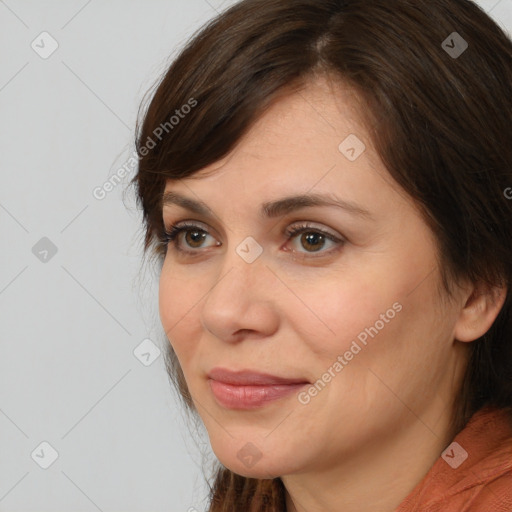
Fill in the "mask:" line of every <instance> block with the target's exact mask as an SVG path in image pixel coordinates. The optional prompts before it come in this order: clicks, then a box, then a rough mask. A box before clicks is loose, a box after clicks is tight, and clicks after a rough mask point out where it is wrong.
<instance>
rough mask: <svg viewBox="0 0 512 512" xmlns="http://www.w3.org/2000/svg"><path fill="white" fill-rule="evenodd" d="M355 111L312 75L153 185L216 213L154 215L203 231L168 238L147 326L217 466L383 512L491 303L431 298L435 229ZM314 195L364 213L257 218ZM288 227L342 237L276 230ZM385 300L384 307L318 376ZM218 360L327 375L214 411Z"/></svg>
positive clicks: (428, 439)
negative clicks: (182, 172)
mask: <svg viewBox="0 0 512 512" xmlns="http://www.w3.org/2000/svg"><path fill="white" fill-rule="evenodd" d="M357 105H358V102H357V96H356V95H355V93H354V92H353V91H351V90H350V89H349V88H346V87H343V86H342V85H341V84H333V83H331V82H329V81H328V80H326V79H324V78H317V79H315V80H314V81H313V80H312V81H311V82H310V83H309V84H308V85H307V87H306V88H304V89H303V90H301V91H300V92H295V93H292V94H290V95H289V96H286V97H284V98H281V99H280V100H279V101H278V102H276V103H275V104H274V105H273V106H272V107H271V108H270V109H269V110H268V111H267V112H266V113H265V114H264V115H263V116H262V117H261V118H260V119H259V120H258V122H257V123H256V124H255V125H253V127H252V129H251V130H250V131H249V132H248V134H247V135H246V136H245V137H244V138H243V139H242V141H241V142H240V143H239V144H238V145H237V147H236V148H235V150H234V151H232V152H231V153H230V154H229V155H228V157H226V158H224V159H223V160H221V161H219V162H217V163H215V164H214V165H211V166H209V167H207V168H205V169H203V170H201V171H200V172H199V173H196V174H195V175H194V176H192V177H190V178H187V179H184V180H178V181H168V183H167V186H166V191H174V192H179V193H181V194H183V195H186V196H187V197H189V198H192V199H195V200H198V199H199V200H201V201H203V202H205V203H206V204H207V205H208V206H209V207H210V208H211V210H212V211H213V212H214V216H212V217H203V216H202V215H198V214H196V213H192V212H190V211H188V210H186V209H183V208H182V207H180V206H177V205H174V204H169V205H166V206H164V208H163V218H164V222H165V224H166V227H167V228H169V227H170V226H171V225H172V224H174V223H177V222H181V221H190V222H192V221H194V222H193V223H199V227H200V228H202V229H205V228H206V230H207V231H208V232H209V235H207V236H206V238H205V239H204V240H203V241H199V242H198V241H197V239H195V240H194V239H193V238H190V236H188V237H186V236H185V233H183V234H182V235H181V236H180V237H179V238H178V241H177V243H178V245H180V246H181V247H182V248H183V249H184V250H189V251H191V252H193V251H195V253H194V255H186V254H185V255H183V254H181V253H179V252H178V251H177V250H176V248H175V246H174V245H173V244H172V243H171V244H170V245H169V248H168V252H167V255H166V257H165V261H164V265H163V269H162V273H161V279H160V295H159V302H160V317H161V321H162V325H163V326H164V329H165V331H166V333H167V335H168V337H169V340H170V342H171V344H172V347H173V349H174V350H175V352H176V354H177V356H178V359H179V362H180V365H181V367H182V369H183V372H184V375H185V378H186V381H187V385H188V387H189V390H190V392H191V395H192V398H193V401H194V404H195V406H196V408H197V410H198V412H199V414H200V416H201V418H202V420H203V421H204V424H205V426H206V429H207V431H208V435H209V438H210V442H211V445H212V449H213V451H214V453H215V454H216V456H217V457H218V459H219V460H220V461H221V462H222V464H224V465H225V466H226V467H228V468H229V469H231V470H232V471H234V472H235V473H238V474H241V475H244V476H248V477H252V478H272V477H276V476H280V477H281V478H282V480H283V482H284V484H285V487H286V490H287V510H288V511H307V512H334V511H339V510H343V511H345V512H352V511H357V512H365V511H372V512H374V511H376V510H378V511H380V512H386V511H389V512H391V511H393V510H394V509H395V508H396V507H397V506H398V505H399V504H400V503H401V501H402V500H403V499H404V498H405V497H406V496H407V495H408V494H409V493H410V492H411V491H412V489H413V488H414V487H415V485H416V484H417V483H418V482H419V481H420V480H421V478H422V477H423V476H424V475H425V474H426V472H427V471H428V469H429V468H430V466H431V465H432V464H433V463H434V461H435V460H436V459H437V458H438V457H439V455H440V454H441V452H442V451H443V450H444V448H445V447H446V446H447V445H448V444H449V443H450V441H451V439H452V436H453V432H451V431H450V429H451V427H450V419H451V412H452V407H453V405H452V401H453V399H454V397H455V395H456V393H457V391H458V388H459V385H460V382H461V379H462V377H463V373H464V370H465V367H466V362H467V348H468V346H469V344H468V342H470V341H472V340H474V339H476V338H478V337H479V336H481V335H482V334H483V333H485V332H486V331H487V330H488V329H489V327H490V326H491V324H492V322H493V321H494V319H495V318H496V316H497V314H498V312H499V309H500V308H501V306H502V304H503V301H504V298H505V290H498V291H497V292H496V291H494V292H493V293H494V299H493V296H492V294H491V292H490V291H489V292H487V291H485V290H483V291H482V290H480V291H479V289H477V288H476V287H475V286H474V285H472V284H471V283H461V286H460V287H458V288H457V290H456V294H455V297H454V298H453V300H449V299H448V297H447V296H443V294H442V293H441V292H440V274H439V265H438V258H437V252H436V245H435V239H434V237H433V234H432V232H431V231H430V230H429V228H428V226H427V224H426V223H425V221H424V220H423V218H422V217H421V215H420V214H419V212H418V210H417V208H416V207H415V205H414V203H413V202H412V200H411V199H410V198H408V196H406V194H405V193H404V191H403V190H401V189H400V188H399V187H398V185H396V183H395V182H393V181H392V179H391V176H390V175H389V173H388V171H387V170H386V169H385V167H384V165H383V164H382V162H381V161H380V159H379V157H378V155H377V153H376V152H375V150H374V148H373V146H372V143H371V140H370V138H369V135H368V131H367V130H366V129H365V127H364V126H363V123H362V122H361V120H360V117H359V115H358V110H357ZM349 134H356V135H357V137H358V138H359V139H360V140H361V141H363V142H364V144H365V145H366V150H365V151H364V152H363V154H362V155H361V156H360V157H359V158H357V160H355V161H353V162H351V161H350V160H349V159H347V158H346V157H345V156H344V154H342V153H341V152H340V150H339V149H338V146H339V144H340V143H341V142H342V141H343V140H344V139H345V138H346V137H347V136H348V135H349ZM313 192H314V193H326V194H335V195H336V196H337V197H339V198H342V199H344V200H349V201H352V202H354V203H357V205H359V206H360V207H362V208H365V209H367V210H368V211H369V212H370V214H371V215H372V219H367V218H363V217H360V216H357V215H354V214H351V213H348V212H345V211H343V210H341V209H337V208H333V207H325V206H320V207H312V208H304V209H302V210H298V211H294V212H291V213H288V214H285V215H283V216H281V217H278V218H273V219H262V218H260V217H259V215H258V212H259V209H260V206H261V204H262V203H264V202H267V201H273V200H276V199H280V198H282V197H285V196H289V195H294V194H302V193H313ZM226 199H228V200H226ZM302 221H307V222H308V223H311V224H313V225H314V226H313V229H310V232H311V231H313V233H316V232H317V230H318V228H320V229H323V230H326V231H328V232H329V233H332V234H334V235H335V236H337V237H338V238H340V239H342V240H344V241H345V242H344V244H343V245H340V244H336V243H334V242H330V241H329V240H327V239H326V240H325V241H322V239H321V238H320V239H319V241H318V239H316V240H315V239H313V242H310V243H309V244H308V239H304V236H302V238H301V235H300V234H299V235H296V236H295V237H294V238H287V236H286V235H285V234H284V230H285V229H286V228H287V227H289V226H293V225H301V224H303V222H302ZM248 236H251V237H253V238H254V239H255V240H256V241H257V242H258V243H259V244H260V246H261V247H262V248H263V253H262V254H261V256H260V257H259V258H257V259H256V261H254V262H253V263H247V262H246V261H244V259H242V258H241V257H240V256H239V254H238V253H237V252H236V248H237V246H238V245H239V244H240V243H241V242H242V241H244V240H245V239H246V237H248ZM194 242H195V243H194ZM187 244H188V245H187ZM219 244H220V245H219ZM315 248H318V249H319V250H318V251H315V250H314V249H315ZM336 248H339V250H337V249H336ZM396 303H399V305H400V306H401V310H400V311H399V312H396V315H394V318H392V319H389V318H388V321H387V322H385V325H384V327H383V328H381V329H380V330H379V331H378V334H377V335H375V336H374V337H373V338H372V337H370V336H369V337H368V341H367V345H366V346H364V345H362V344H361V343H359V345H361V350H360V352H358V353H357V355H355V356H354V357H353V358H352V359H351V360H350V361H346V359H345V362H347V364H346V365H344V366H343V369H342V370H341V371H338V372H335V371H334V372H333V371H332V367H333V364H334V363H335V362H336V361H337V358H338V356H339V355H343V354H345V352H346V351H347V350H349V349H350V346H351V343H352V342H353V341H354V340H357V336H358V334H360V333H361V332H363V331H364V330H365V328H369V327H370V326H375V324H376V321H377V320H379V319H381V318H382V317H381V314H385V313H386V311H388V310H389V309H390V308H392V306H393V304H396ZM215 366H222V367H226V368H230V369H234V370H240V369H251V370H258V371H261V372H267V373H271V374H274V375H279V376H285V377H290V378H291V377H303V378H305V379H307V380H308V381H309V382H311V383H314V382H316V381H317V380H318V379H319V378H320V377H321V376H322V375H323V374H325V372H326V371H327V370H328V369H329V368H331V373H333V374H334V377H332V379H331V381H330V382H329V383H328V384H327V385H326V386H325V387H324V388H323V389H322V390H321V391H320V392H318V393H317V395H316V396H314V397H311V400H310V401H309V402H308V403H307V404H304V403H301V402H300V401H299V400H298V398H297V396H296V394H292V395H290V396H288V397H285V398H281V399H279V400H277V401H274V402H271V403H269V404H267V405H265V406H264V407H261V408H258V409H253V410H249V411H247V410H228V409H225V408H223V407H221V406H220V405H219V404H218V403H217V402H216V401H215V398H214V396H213V394H212V392H211V390H210V387H209V383H208V379H207V373H208V371H209V370H211V369H212V368H213V367H215ZM248 442H251V443H252V444H253V445H254V447H255V449H256V451H257V452H258V453H259V454H261V458H260V460H259V461H258V462H257V463H256V464H254V465H253V466H252V467H248V466H247V465H246V464H244V463H243V462H242V460H240V459H239V458H238V457H237V453H238V451H239V450H240V449H241V448H242V447H244V446H245V445H246V444H247V443H248Z"/></svg>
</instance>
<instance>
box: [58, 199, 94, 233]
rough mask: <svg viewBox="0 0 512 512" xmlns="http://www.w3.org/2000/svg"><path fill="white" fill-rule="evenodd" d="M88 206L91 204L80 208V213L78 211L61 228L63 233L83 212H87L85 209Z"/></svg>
mask: <svg viewBox="0 0 512 512" xmlns="http://www.w3.org/2000/svg"><path fill="white" fill-rule="evenodd" d="M87 208H89V205H86V206H85V207H84V208H82V209H81V210H80V212H79V213H77V214H76V215H75V216H74V217H73V218H72V219H71V220H70V221H69V222H68V223H67V224H66V225H65V226H64V227H63V228H62V230H61V232H60V233H61V234H62V233H64V231H66V229H68V228H69V226H71V224H73V222H75V220H76V219H78V217H80V215H82V213H84V212H85V210H87Z"/></svg>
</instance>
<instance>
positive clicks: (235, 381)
mask: <svg viewBox="0 0 512 512" xmlns="http://www.w3.org/2000/svg"><path fill="white" fill-rule="evenodd" d="M208 377H209V378H210V379H212V380H216V381H219V382H223V383H225V384H231V385H233V386H278V385H291V384H309V381H308V380H307V379H304V378H301V377H299V378H287V377H278V376H277V375H271V374H269V373H262V372H258V371H252V370H239V371H233V370H228V369H227V368H213V370H211V371H210V373H208Z"/></svg>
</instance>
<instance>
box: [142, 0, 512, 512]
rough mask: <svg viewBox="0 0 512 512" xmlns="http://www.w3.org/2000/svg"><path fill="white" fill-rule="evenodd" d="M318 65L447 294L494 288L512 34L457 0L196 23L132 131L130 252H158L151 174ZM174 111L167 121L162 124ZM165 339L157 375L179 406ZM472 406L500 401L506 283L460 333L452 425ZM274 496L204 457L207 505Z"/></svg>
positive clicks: (238, 506) (504, 259)
mask: <svg viewBox="0 0 512 512" xmlns="http://www.w3.org/2000/svg"><path fill="white" fill-rule="evenodd" d="M454 32H457V34H458V35H453V33H454ZM454 38H455V39H454ZM459 38H462V39H463V40H465V41H466V42H467V43H468V45H469V46H468V48H467V49H466V50H465V51H464V52H463V53H462V54H460V55H458V54H455V53H453V52H451V51H450V49H454V51H455V50H457V49H463V47H462V46H461V41H462V39H459ZM459 53H460V52H459ZM320 74H325V75H326V74H328V75H330V76H334V77H335V78H337V79H338V80H340V81H343V82H344V83H347V84H349V85H350V86H352V87H353V88H354V90H355V91H356V92H357V93H358V97H359V98H361V101H362V103H364V104H365V105H367V108H366V109H361V115H363V116H365V118H364V119H365V121H366V126H367V127H368V130H369V133H370V136H371V138H372V142H373V144H374V146H375V148H376V149H377V151H378V153H379V156H380V158H381V159H382V161H383V162H384V164H385V165H386V167H387V169H388V171H389V172H390V174H391V176H392V177H393V179H394V180H396V182H397V183H398V184H399V185H400V186H401V187H402V188H403V189H404V191H405V192H406V193H407V194H408V195H409V196H410V197H412V198H413V199H414V201H415V203H416V204H417V205H418V206H419V207H420V209H421V211H422V213H423V214H424V218H425V221H426V222H427V223H428V225H429V226H430V227H431V229H432V231H433V233H434V234H435V237H436V240H437V243H438V248H439V254H440V262H441V263H442V265H441V274H442V280H443V284H444V288H445V289H446V291H447V292H448V294H451V293H452V292H451V283H455V282H457V279H458V278H469V279H471V280H472V282H474V283H484V284H486V285H490V286H493V285H506V286H508V285H509V283H510V282H511V276H512V202H511V201H510V200H507V198H506V197H505V194H504V191H505V190H506V189H507V188H508V187H512V123H511V121H512V43H511V41H510V39H509V38H508V37H507V35H506V34H505V33H504V31H503V30H502V29H501V28H500V27H499V26H498V25H497V24H496V23H495V22H494V21H493V20H492V19H491V18H490V17H489V16H488V15H487V14H486V13H485V12H484V11H483V10H481V9H480V8H479V7H478V6H477V5H476V4H474V3H473V2H471V1H469V0H428V1H426V0H425V1H422V0H418V1H414V0H345V1H343V0H244V1H242V2H239V3H238V4H236V5H234V6H233V7H231V8H230V9H229V10H227V11H226V12H224V13H222V14H221V15H219V16H218V17H216V18H215V19H213V20H212V21H211V22H209V23H208V24H207V25H206V26H205V27H204V28H203V29H202V30H200V31H199V32H198V33H197V34H196V35H195V36H194V37H193V38H192V40H191V41H190V42H189V44H188V45H187V46H186V47H185V48H184V49H183V50H182V51H181V52H180V54H179V56H178V57H177V58H176V59H175V60H174V62H173V63H172V65H171V66H170V68H169V70H168V71H167V73H166V74H165V76H164V77H163V79H162V80H161V82H160V83H159V84H158V87H157V88H156V91H155V92H154V95H153V98H152V100H151V102H150V104H149V107H148V108H147V111H146V113H145V114H144V117H143V121H142V123H141V124H139V126H138V135H137V150H138V154H139V159H140V161H139V168H138V174H137V175H136V177H135V178H134V180H133V183H134V184H135V185H136V187H137V194H138V195H137V198H138V201H139V204H140V205H141V207H142V210H143V216H144V224H145V228H146V231H145V240H144V249H145V253H146V254H147V253H148V252H150V249H151V253H152V255H153V256H155V257H156V258H157V259H158V261H160V262H162V261H163V257H164V255H165V249H164V246H163V244H162V243H161V242H162V240H163V234H164V227H163V220H162V205H161V198H162V194H163V190H164V187H165V183H166V180H167V179H173V180H176V179H180V178H185V177H191V176H192V175H193V174H194V173H195V172H197V171H198V170H200V169H202V168H204V167H206V166H207V165H210V164H212V163H214V162H216V161H217V160H219V159H221V158H222V157H224V156H226V155H227V154H228V153H229V152H230V150H232V149H233V148H234V146H235V144H236V143H237V142H238V141H239V140H240V139H241V137H242V136H243V135H244V134H245V133H246V132H247V130H248V129H249V128H250V127H251V125H252V124H253V123H254V122H255V120H256V119H258V117H259V116H261V115H262V114H263V113H264V112H265V111H266V109H267V108H268V107H269V106H270V105H271V103H272V102H274V101H277V100H278V99H279V97H280V95H282V94H286V93H289V92H290V91H291V90H292V89H293V88H294V87H297V88H299V87H300V86H304V85H307V83H308V79H311V78H312V77H314V76H315V75H320ZM185 105H195V107H194V110H193V111H190V110H191V109H188V108H187V109H185V108H183V107H184V106H185ZM180 109H182V110H180ZM186 111H189V113H188V114H187V115H183V116H179V117H180V119H179V121H178V123H179V124H176V120H177V118H176V119H174V122H170V121H169V120H170V118H171V116H174V115H175V113H176V114H178V112H180V113H184V112H186ZM167 345H168V354H167V360H166V362H167V367H168V373H169V376H170V378H171V379H172V381H173V383H174V384H175V385H176V388H177V389H178V390H179V394H180V396H181V398H182V399H183V401H184V403H185V405H186V406H187V408H188V409H189V410H190V411H193V409H194V406H193V403H192V400H191V399H190V395H189V392H188V388H187V385H186V382H185V379H184V376H183V372H182V370H181V368H180V366H179V363H178V361H177V358H176V355H175V353H174V351H173V350H172V347H171V346H170V344H167ZM484 405H494V406H497V407H500V408H504V409H505V408H506V409H507V410H509V411H512V312H511V298H510V293H508V294H507V298H506V301H505V304H504V305H503V307H502V309H501V311H500V313H499V315H498V317H497V319H496V320H495V322H494V323H493V325H492V327H491V328H490V329H489V331H488V332H487V333H486V334H485V335H484V336H482V337H481V338H480V339H479V340H477V341H475V342H473V343H471V344H470V359H469V363H468V367H467V371H466V374H465V378H464V380H463V382H462V384H461V389H460V392H459V395H458V396H457V397H456V400H455V403H454V404H453V410H454V413H453V417H454V420H453V425H454V431H455V432H458V431H459V430H460V429H462V428H463V427H464V426H465V424H466V423H467V421H468V419H469V418H470V417H471V415H472V414H474V413H475V412H476V411H477V410H479V409H480V408H481V407H483V406H484ZM284 496H285V490H284V487H283V484H282V482H281V480H280V479H279V478H277V479H274V480H264V479H262V480H257V479H251V478H246V477H242V476H240V475H236V474H234V473H233V472H231V471H230V470H228V469H227V468H224V467H219V469H218V471H217V475H216V479H215V481H214V482H213V487H212V488H211V505H210V512H221V511H233V510H244V511H258V512H260V511H276V512H277V511H282V510H285V508H286V507H285V498H284Z"/></svg>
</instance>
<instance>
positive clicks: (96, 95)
mask: <svg viewBox="0 0 512 512" xmlns="http://www.w3.org/2000/svg"><path fill="white" fill-rule="evenodd" d="M61 62H62V64H63V65H64V66H65V67H66V68H67V69H68V70H69V72H70V73H72V74H73V75H74V76H75V77H76V78H77V79H78V80H79V81H80V82H81V83H82V84H83V85H84V87H86V88H87V89H88V90H89V91H90V92H91V93H92V94H93V95H94V96H95V97H96V98H97V99H98V100H99V101H100V102H101V103H103V105H104V106H105V107H106V108H107V109H108V110H109V111H110V112H111V113H112V114H113V115H114V116H115V117H116V118H117V119H118V120H119V121H120V122H121V123H122V124H123V125H124V126H125V127H126V128H128V130H130V131H131V129H132V128H131V126H129V125H128V124H127V123H125V122H124V121H123V120H122V119H121V118H120V117H119V116H118V115H117V114H116V113H115V112H114V111H113V110H112V109H111V108H110V107H109V105H108V104H107V103H106V102H105V101H103V100H102V99H101V98H100V96H98V94H97V93H96V92H94V91H93V90H92V89H91V88H90V87H89V86H88V85H87V84H86V83H85V82H84V81H83V80H82V78H80V76H79V75H77V74H76V73H75V72H74V71H73V70H72V69H71V68H70V67H69V66H68V65H67V64H66V63H65V62H64V61H61Z"/></svg>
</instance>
